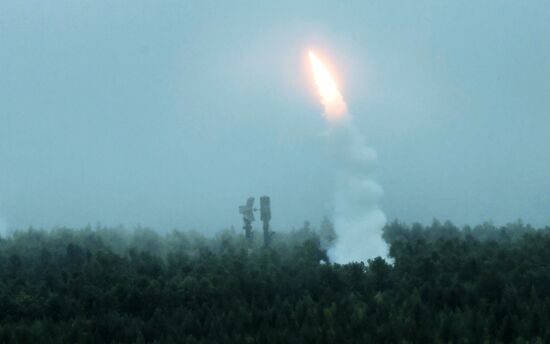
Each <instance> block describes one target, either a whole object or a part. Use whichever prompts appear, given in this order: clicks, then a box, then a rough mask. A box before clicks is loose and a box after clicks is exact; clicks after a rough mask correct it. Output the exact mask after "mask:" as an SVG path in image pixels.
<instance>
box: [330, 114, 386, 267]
mask: <svg viewBox="0 0 550 344" xmlns="http://www.w3.org/2000/svg"><path fill="white" fill-rule="evenodd" d="M329 139H330V141H331V142H330V143H331V147H332V148H333V159H334V160H335V164H336V166H337V176H336V192H335V200H334V227H335V229H336V233H337V235H338V238H337V242H336V245H335V246H334V247H333V248H332V249H331V250H330V252H329V255H330V257H331V260H333V261H335V262H338V263H347V262H350V261H366V260H367V259H370V258H374V257H377V256H382V257H385V256H386V255H387V246H386V244H385V243H384V241H383V240H382V228H383V227H384V225H385V223H386V216H385V215H384V213H383V212H382V210H381V209H380V208H379V206H378V204H379V200H380V197H381V196H382V194H383V190H382V187H381V186H380V185H379V184H378V183H377V182H376V181H375V179H374V177H375V176H374V174H375V170H376V165H377V155H376V151H374V149H372V148H370V147H368V146H367V145H366V143H365V139H364V137H363V136H362V135H361V133H360V132H359V131H358V130H357V128H356V127H354V126H353V124H352V122H351V120H350V119H349V118H348V119H347V120H344V121H341V122H338V123H334V122H333V123H331V129H330V132H329Z"/></svg>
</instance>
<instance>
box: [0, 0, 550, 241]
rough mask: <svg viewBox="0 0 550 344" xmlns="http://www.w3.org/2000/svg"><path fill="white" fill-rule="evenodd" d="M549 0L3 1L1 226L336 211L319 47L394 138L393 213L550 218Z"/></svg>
mask: <svg viewBox="0 0 550 344" xmlns="http://www.w3.org/2000/svg"><path fill="white" fill-rule="evenodd" d="M548 37H550V5H549V4H548V2H546V1H521V2H520V1H500V0H499V1H460V2H458V1H457V2H451V1H414V2H410V1H403V2H391V3H390V2H387V1H383V2H382V1H355V2H354V1H346V2H336V1H334V2H326V1H277V2H273V4H267V2H260V1H249V2H238V1H237V2H235V1H227V2H223V3H222V2H221V1H212V2H208V1H62V0H56V1H44V0H41V1H15V0H12V1H10V0H8V1H2V2H1V3H0V218H1V219H0V226H4V225H2V223H6V224H7V226H9V227H10V228H16V227H26V226H28V225H34V226H37V227H51V226H56V225H68V226H83V225H86V224H92V225H93V224H96V223H98V222H101V223H102V224H106V225H117V224H126V225H129V226H132V225H136V224H141V225H144V226H152V227H155V228H158V229H161V230H165V229H171V228H173V227H178V228H182V229H197V230H204V231H214V230H218V229H221V228H224V227H228V226H230V225H231V224H234V225H235V226H240V218H239V216H238V214H237V211H236V210H237V205H239V204H240V203H241V202H242V201H244V199H245V198H246V197H247V196H249V195H255V196H260V195H262V194H268V195H271V196H272V206H273V211H274V225H275V227H276V229H280V228H288V227H292V226H294V225H296V226H299V225H300V224H301V222H302V221H303V220H304V219H309V220H311V221H313V222H314V223H317V222H319V220H320V218H321V217H322V216H323V215H324V214H330V213H331V210H332V198H333V191H334V190H333V172H334V166H331V164H330V159H328V158H327V156H328V153H327V152H328V149H327V148H328V147H327V146H326V145H327V142H326V140H325V138H324V134H323V133H324V131H325V128H326V127H325V123H324V120H323V118H322V116H321V115H320V113H321V111H322V109H321V106H320V105H319V102H318V101H317V99H316V95H315V92H314V90H313V85H312V83H311V80H310V79H309V74H308V70H307V65H306V56H305V53H306V51H307V50H308V49H314V50H316V51H318V52H320V53H321V55H323V56H325V57H328V58H329V59H330V61H331V63H332V64H333V67H334V68H335V69H336V70H337V71H338V76H337V78H338V79H339V82H340V84H341V86H342V92H343V93H344V96H345V98H346V101H347V103H348V106H349V109H350V112H351V113H352V114H353V115H354V118H355V121H356V122H357V124H358V127H359V128H360V129H361V131H362V132H363V134H364V135H365V136H366V137H367V141H368V143H369V145H371V146H372V147H374V148H375V149H376V150H377V151H378V156H379V165H380V166H379V173H378V180H379V182H380V183H381V184H382V185H383V187H384V189H385V195H384V197H383V204H382V208H383V210H384V211H385V212H386V214H387V216H388V218H390V219H392V218H400V219H403V220H406V221H420V222H429V221H431V220H432V218H434V217H436V218H440V219H443V220H444V219H450V220H452V221H453V222H456V223H458V224H465V223H470V224H475V223H479V222H481V221H484V220H493V221H494V222H496V223H504V222H508V221H514V220H515V219H517V218H522V219H523V220H524V221H526V222H531V223H533V224H536V225H545V224H549V223H550V211H549V209H550V208H549V207H550V179H549V177H548V170H549V167H550V138H549V133H550V96H549V95H550V81H549V79H548V78H549V76H550V40H549V39H548Z"/></svg>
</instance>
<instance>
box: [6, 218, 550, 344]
mask: <svg viewBox="0 0 550 344" xmlns="http://www.w3.org/2000/svg"><path fill="white" fill-rule="evenodd" d="M383 237H384V239H385V240H386V241H387V242H388V244H389V253H390V261H386V260H384V259H382V258H380V257H379V258H376V259H374V260H370V261H368V262H367V263H366V264H363V263H352V264H345V265H338V264H331V263H330V262H329V258H328V255H327V249H328V248H329V246H330V244H331V243H332V241H333V240H334V233H333V231H332V227H331V225H330V222H328V221H327V220H325V221H323V223H322V224H321V226H320V227H319V228H318V229H316V228H311V227H310V226H309V225H308V224H306V225H304V227H303V228H301V229H299V230H295V231H290V232H278V233H277V234H276V235H275V236H274V240H273V245H272V247H270V248H263V247H262V245H261V243H260V242H259V240H258V241H257V242H256V241H255V242H254V243H253V244H252V247H250V246H249V245H250V244H249V243H248V242H246V241H245V239H244V237H243V235H242V233H240V232H239V231H235V230H228V231H224V232H222V233H219V234H218V235H216V236H214V237H204V236H201V235H199V234H198V233H193V232H180V231H173V232H170V233H167V234H163V235H161V234H158V233H157V232H155V231H153V230H149V229H137V230H134V231H126V230H122V229H109V228H95V229H91V228H85V229H80V230H73V229H56V230H52V231H42V230H33V229H29V230H25V231H18V232H15V233H12V234H10V235H9V236H7V237H3V238H0V343H451V342H452V343H483V342H488V343H497V342H500V343H535V342H540V343H546V342H550V326H548V324H549V323H550V228H541V229H534V228H532V227H531V226H529V225H525V224H522V223H521V222H518V223H514V224H511V225H508V226H504V227H495V226H493V225H491V224H483V225H480V226H476V227H473V228H470V227H465V228H460V229H459V228H457V227H456V226H454V225H452V224H451V223H449V222H446V223H440V222H438V221H434V223H433V224H432V225H430V226H422V225H419V224H415V225H411V226H409V225H406V224H402V223H399V222H397V221H396V222H392V223H389V224H388V225H387V226H386V228H385V229H384V233H383Z"/></svg>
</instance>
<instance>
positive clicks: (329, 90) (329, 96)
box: [308, 51, 347, 119]
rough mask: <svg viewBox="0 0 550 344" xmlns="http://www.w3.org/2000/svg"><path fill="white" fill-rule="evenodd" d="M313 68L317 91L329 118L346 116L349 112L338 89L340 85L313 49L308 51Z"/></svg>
mask: <svg viewBox="0 0 550 344" xmlns="http://www.w3.org/2000/svg"><path fill="white" fill-rule="evenodd" d="M308 55H309V62H310V63H311V69H312V70H313V78H314V80H315V85H316V86H317V91H318V92H319V96H320V97H321V103H322V104H323V106H324V108H325V114H326V116H327V118H329V119H337V118H340V117H342V116H345V115H346V113H347V107H346V102H345V101H344V98H343V97H342V94H341V93H340V90H339V89H338V85H337V84H336V82H335V81H334V78H333V77H332V75H330V72H329V71H328V69H327V68H326V67H325V65H323V63H322V62H321V60H319V58H318V57H317V55H315V54H314V53H313V52H312V51H310V52H309V53H308Z"/></svg>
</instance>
